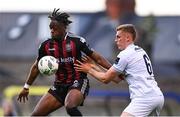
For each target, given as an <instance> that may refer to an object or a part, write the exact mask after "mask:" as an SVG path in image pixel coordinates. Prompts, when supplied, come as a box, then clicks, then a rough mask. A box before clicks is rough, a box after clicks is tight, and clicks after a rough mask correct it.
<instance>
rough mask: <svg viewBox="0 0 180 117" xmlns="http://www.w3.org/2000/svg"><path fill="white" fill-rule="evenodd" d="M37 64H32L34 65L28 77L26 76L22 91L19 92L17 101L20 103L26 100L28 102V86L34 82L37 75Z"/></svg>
mask: <svg viewBox="0 0 180 117" xmlns="http://www.w3.org/2000/svg"><path fill="white" fill-rule="evenodd" d="M37 63H38V62H37V60H36V61H35V62H34V64H33V65H32V67H31V70H30V72H29V75H28V78H27V80H26V83H25V85H24V87H23V89H22V90H21V92H20V93H19V95H18V98H17V100H18V101H20V102H21V101H23V102H25V101H26V100H28V94H29V86H30V85H31V84H32V83H33V82H34V80H35V79H36V77H37V75H38V74H39V70H38V65H37Z"/></svg>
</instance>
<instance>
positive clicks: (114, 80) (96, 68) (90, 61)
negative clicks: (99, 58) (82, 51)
mask: <svg viewBox="0 0 180 117" xmlns="http://www.w3.org/2000/svg"><path fill="white" fill-rule="evenodd" d="M82 60H83V63H88V64H90V66H91V68H93V69H94V70H96V71H98V72H106V71H108V70H107V69H105V68H102V67H101V66H99V65H97V64H96V63H95V62H94V61H93V60H92V59H91V58H90V57H88V56H85V55H84V56H83V57H82ZM122 80H124V78H123V75H119V76H118V77H116V78H114V79H113V80H112V81H113V82H114V83H117V84H118V83H119V82H120V81H122Z"/></svg>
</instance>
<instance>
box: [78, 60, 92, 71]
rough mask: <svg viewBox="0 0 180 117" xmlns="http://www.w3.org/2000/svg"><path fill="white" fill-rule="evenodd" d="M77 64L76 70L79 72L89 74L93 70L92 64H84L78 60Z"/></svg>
mask: <svg viewBox="0 0 180 117" xmlns="http://www.w3.org/2000/svg"><path fill="white" fill-rule="evenodd" d="M76 62H77V63H75V64H74V66H75V67H74V68H75V69H76V70H77V71H81V72H85V73H88V71H89V70H90V69H91V68H92V65H91V64H90V63H82V62H81V61H78V60H76Z"/></svg>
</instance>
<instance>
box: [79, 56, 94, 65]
mask: <svg viewBox="0 0 180 117" xmlns="http://www.w3.org/2000/svg"><path fill="white" fill-rule="evenodd" d="M82 61H83V63H90V64H93V63H94V61H93V60H92V59H91V58H90V57H89V56H86V55H84V56H82Z"/></svg>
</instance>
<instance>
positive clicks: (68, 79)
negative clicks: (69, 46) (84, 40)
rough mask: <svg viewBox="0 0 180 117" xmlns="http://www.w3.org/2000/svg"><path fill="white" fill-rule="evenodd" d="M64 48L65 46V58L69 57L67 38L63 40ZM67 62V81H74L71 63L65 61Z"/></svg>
mask: <svg viewBox="0 0 180 117" xmlns="http://www.w3.org/2000/svg"><path fill="white" fill-rule="evenodd" d="M62 48H63V58H67V57H68V54H67V50H66V40H64V41H63V42H62ZM64 63H65V67H66V70H67V79H66V83H71V82H72V68H71V65H69V63H67V62H64Z"/></svg>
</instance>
